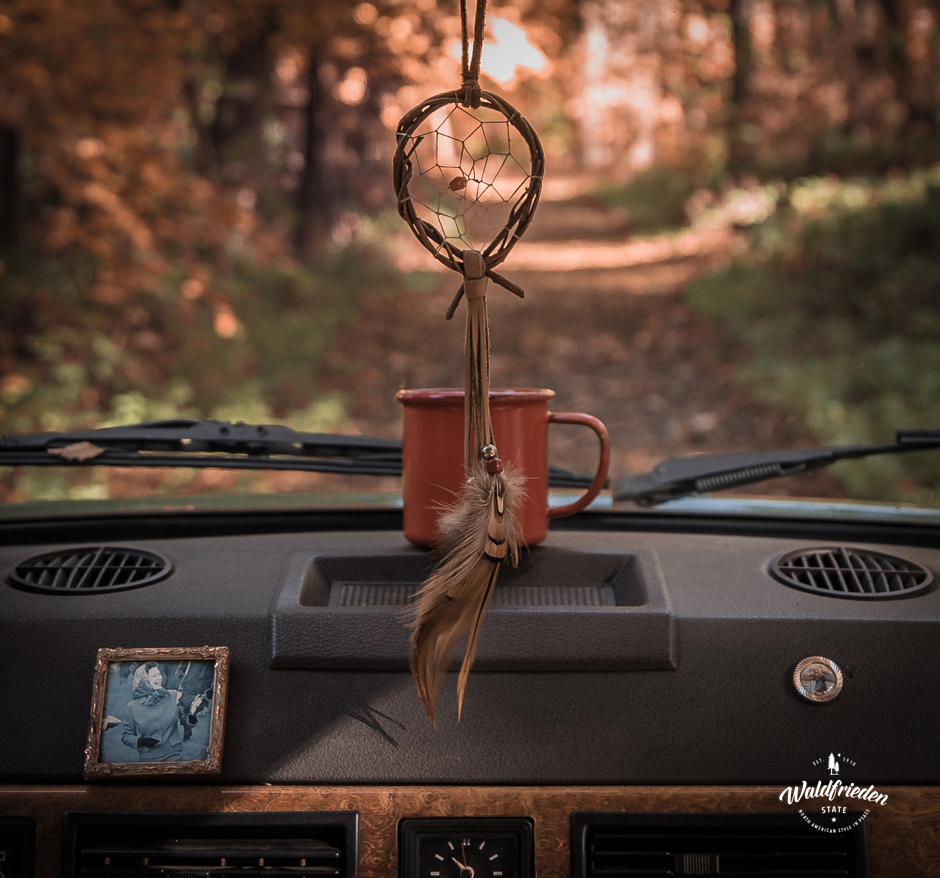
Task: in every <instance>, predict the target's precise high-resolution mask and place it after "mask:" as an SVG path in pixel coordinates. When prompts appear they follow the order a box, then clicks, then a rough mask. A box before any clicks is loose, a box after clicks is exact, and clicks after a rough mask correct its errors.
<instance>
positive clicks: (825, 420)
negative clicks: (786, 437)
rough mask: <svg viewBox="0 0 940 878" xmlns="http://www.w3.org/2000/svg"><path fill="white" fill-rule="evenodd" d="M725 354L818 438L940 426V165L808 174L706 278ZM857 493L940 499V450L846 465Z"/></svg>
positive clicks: (699, 305) (692, 295)
mask: <svg viewBox="0 0 940 878" xmlns="http://www.w3.org/2000/svg"><path fill="white" fill-rule="evenodd" d="M686 296H687V299H688V301H689V302H690V303H691V304H692V306H693V307H694V308H696V309H698V310H699V311H701V312H703V313H705V314H707V315H709V316H711V317H712V318H713V319H714V321H715V323H716V325H717V327H718V328H719V331H720V333H721V335H722V338H723V348H722V350H721V356H723V357H725V358H727V359H733V360H735V361H736V362H739V361H740V368H739V369H737V370H736V375H737V377H738V379H739V380H740V382H742V383H743V384H744V385H746V386H747V388H748V389H749V390H750V391H751V392H752V394H753V395H754V396H755V397H756V398H758V399H760V400H762V401H764V402H766V403H769V404H771V405H773V406H776V407H779V408H781V409H783V410H785V411H787V412H789V413H793V414H795V415H797V416H798V417H799V418H800V419H801V420H802V422H803V423H805V424H806V426H807V428H808V430H809V431H810V433H811V434H812V435H813V437H814V438H815V439H816V440H817V441H818V442H819V443H820V444H825V445H829V444H833V445H841V444H854V443H885V442H892V441H894V434H895V430H896V429H898V428H938V427H940V172H938V171H936V170H934V171H922V172H917V173H913V174H911V175H909V176H907V177H904V178H900V179H898V178H896V179H891V180H866V179H857V180H844V181H843V180H839V179H837V178H834V177H827V178H813V179H804V180H798V181H796V182H795V183H792V184H790V185H789V187H788V190H787V193H786V197H785V198H784V199H783V201H782V202H781V205H780V206H779V207H778V208H777V210H776V212H775V213H774V214H773V215H772V216H771V217H770V218H769V219H768V220H767V221H765V222H764V223H763V224H761V225H760V226H758V227H757V228H756V229H755V231H754V232H753V233H752V238H751V246H750V248H749V250H748V252H747V254H746V255H744V256H742V257H740V258H738V259H736V260H735V261H733V262H732V263H731V264H729V265H728V266H726V267H724V268H721V269H718V270H715V271H712V272H710V273H708V274H705V275H703V276H701V277H700V278H698V279H697V280H695V281H694V282H693V283H692V284H690V285H689V287H688V288H687V291H686ZM834 472H835V473H836V474H837V476H838V478H839V479H840V480H841V481H842V482H843V483H844V485H845V486H846V488H847V490H848V492H849V494H850V495H851V496H852V497H855V498H859V499H877V500H886V501H906V502H919V503H928V504H930V503H937V502H940V452H937V451H933V452H915V453H911V454H902V455H897V456H891V457H876V458H868V459H865V460H860V461H853V462H851V463H843V464H840V465H838V467H837V468H836V469H835V470H834Z"/></svg>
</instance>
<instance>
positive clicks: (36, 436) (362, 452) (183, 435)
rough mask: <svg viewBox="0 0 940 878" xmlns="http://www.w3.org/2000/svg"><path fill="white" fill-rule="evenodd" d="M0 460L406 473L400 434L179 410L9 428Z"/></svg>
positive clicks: (578, 477)
mask: <svg viewBox="0 0 940 878" xmlns="http://www.w3.org/2000/svg"><path fill="white" fill-rule="evenodd" d="M0 466H146V467H206V468H208V467H213V468H219V469H268V470H271V469H279V470H296V471H307V472H326V473H345V474H347V475H374V476H400V475H401V442H400V441H399V440H397V439H380V438H377V437H375V436H343V435H340V434H336V433H304V432H300V431H297V430H292V429H291V428H290V427H284V426H280V425H263V426H253V425H251V424H243V423H235V424H233V423H231V422H228V421H200V420H192V419H189V418H174V419H172V420H166V421H151V422H148V423H144V424H133V425H130V426H127V427H104V428H102V429H100V430H80V431H73V432H61V433H30V434H22V435H13V436H2V437H0ZM592 480H593V479H592V476H589V475H584V474H582V473H575V472H571V471H570V470H566V469H563V468H562V467H557V466H550V467H549V484H550V485H551V486H552V487H553V488H586V487H588V486H589V485H590V484H591V482H592Z"/></svg>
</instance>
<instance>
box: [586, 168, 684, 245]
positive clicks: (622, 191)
mask: <svg viewBox="0 0 940 878" xmlns="http://www.w3.org/2000/svg"><path fill="white" fill-rule="evenodd" d="M695 189H696V186H695V185H694V183H693V182H692V180H691V178H690V177H689V176H688V175H687V174H686V173H684V172H683V171H681V170H678V169H675V168H668V167H662V168H653V169H651V170H649V171H644V172H643V173H640V174H637V175H636V176H634V177H631V178H630V180H628V181H627V182H626V183H612V182H610V181H606V180H598V181H597V182H595V184H594V185H593V186H592V188H591V190H590V194H591V195H592V196H593V197H594V198H596V199H597V200H598V201H600V202H601V203H602V204H604V205H606V206H607V207H609V208H610V209H611V210H613V211H615V212H616V213H618V214H620V215H621V216H622V217H623V220H624V223H625V224H626V225H627V227H628V228H629V230H630V232H631V233H632V234H652V233H654V232H663V231H669V230H673V229H676V228H678V227H680V226H684V225H687V224H688V217H687V216H686V212H685V204H686V202H687V201H688V199H689V196H691V195H692V193H693V192H694V191H695Z"/></svg>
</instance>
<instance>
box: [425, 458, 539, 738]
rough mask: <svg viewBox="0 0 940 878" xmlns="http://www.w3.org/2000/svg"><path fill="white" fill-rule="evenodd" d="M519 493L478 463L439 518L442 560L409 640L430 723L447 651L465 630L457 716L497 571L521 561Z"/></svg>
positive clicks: (513, 479)
mask: <svg viewBox="0 0 940 878" xmlns="http://www.w3.org/2000/svg"><path fill="white" fill-rule="evenodd" d="M523 490H524V489H523V487H522V479H521V478H520V477H519V476H516V475H514V474H513V473H511V472H503V473H498V474H490V473H487V472H486V469H485V467H484V465H483V464H482V463H480V464H478V465H477V467H476V469H475V471H474V477H473V479H471V480H470V482H469V483H468V484H467V486H466V488H465V489H464V491H463V494H462V495H461V497H460V499H459V500H458V501H457V503H456V504H455V505H454V507H453V508H452V509H451V510H450V511H449V512H447V513H446V514H445V515H444V516H442V518H441V525H440V531H441V545H442V548H444V550H445V551H446V555H445V557H444V560H443V561H442V562H441V564H440V565H439V566H438V567H437V569H435V571H434V572H433V573H432V574H431V576H430V577H429V578H428V580H427V582H425V583H424V585H423V586H422V587H421V591H420V592H419V594H418V598H417V600H416V601H415V608H414V613H415V620H414V631H413V633H412V637H411V671H412V674H413V675H414V678H415V685H416V687H417V689H418V696H419V697H420V698H421V703H422V704H423V705H424V709H425V711H426V712H427V715H428V718H429V719H430V720H431V724H432V725H434V709H435V705H436V703H437V696H438V692H439V691H440V687H441V684H442V683H443V681H444V675H445V674H446V673H447V666H448V664H449V663H450V656H451V653H452V652H453V649H454V647H455V645H456V643H457V641H458V640H459V639H460V637H461V636H462V635H463V634H465V633H467V645H466V649H465V651H464V658H463V663H462V665H461V668H460V676H459V677H458V681H457V715H458V718H459V716H460V710H461V708H462V706H463V694H464V689H465V687H466V684H467V676H468V674H469V673H470V668H471V666H472V665H473V660H474V658H475V656H476V651H477V644H478V642H479V636H480V629H481V626H482V623H483V617H484V615H485V614H486V610H487V607H488V606H489V602H490V600H491V598H492V596H493V589H494V587H495V585H496V577H497V574H498V572H499V566H500V564H501V562H502V561H503V560H506V559H508V560H509V562H510V563H511V564H513V565H514V566H515V564H516V562H517V560H518V548H517V545H516V527H515V518H514V515H513V508H514V506H515V505H516V504H517V503H518V502H519V498H520V495H521V494H522V493H523Z"/></svg>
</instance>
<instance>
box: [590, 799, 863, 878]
mask: <svg viewBox="0 0 940 878" xmlns="http://www.w3.org/2000/svg"><path fill="white" fill-rule="evenodd" d="M855 816H856V817H861V814H860V813H859V814H856V815H855ZM572 853H573V857H572V862H573V864H574V868H573V872H572V874H573V876H574V878H601V876H604V878H613V876H627V875H629V876H630V878H653V876H663V875H735V876H737V878H758V876H770V875H787V876H791V878H816V876H819V875H827V876H842V878H862V876H864V875H867V874H868V871H867V842H866V838H865V823H864V822H859V824H858V826H856V827H854V828H853V829H851V830H848V831H844V832H840V833H834V834H832V835H829V834H824V833H822V832H819V831H818V830H816V829H814V828H812V827H810V826H807V825H806V823H804V822H803V820H802V818H801V817H800V816H799V815H798V814H743V815H739V814H733V815H732V814H703V815H694V814H688V815H687V814H682V815H677V814H575V815H573V817H572Z"/></svg>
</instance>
